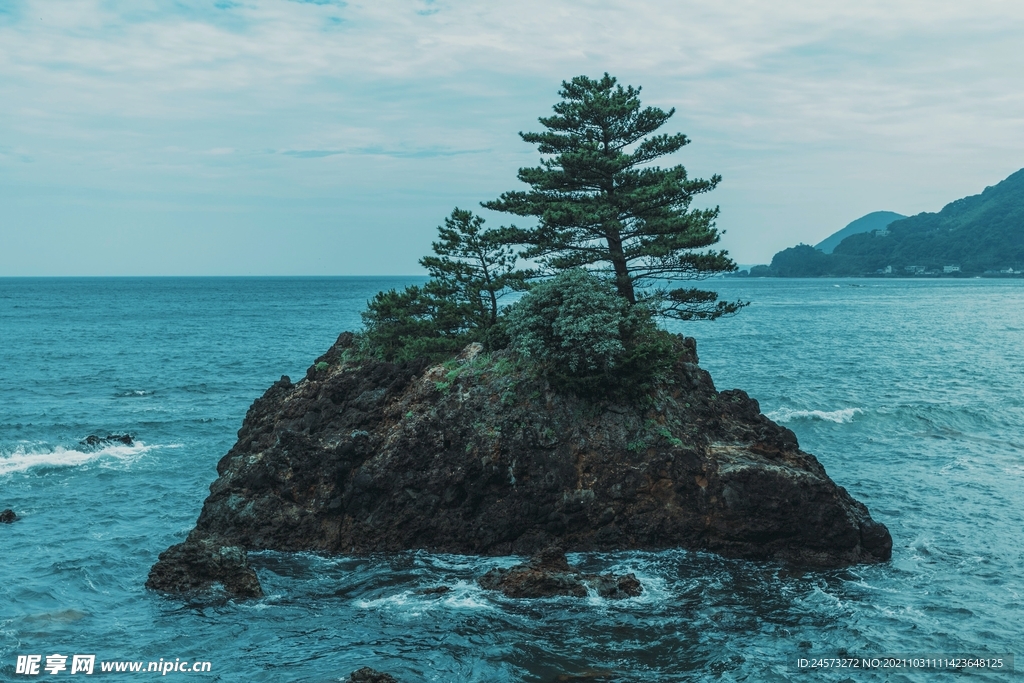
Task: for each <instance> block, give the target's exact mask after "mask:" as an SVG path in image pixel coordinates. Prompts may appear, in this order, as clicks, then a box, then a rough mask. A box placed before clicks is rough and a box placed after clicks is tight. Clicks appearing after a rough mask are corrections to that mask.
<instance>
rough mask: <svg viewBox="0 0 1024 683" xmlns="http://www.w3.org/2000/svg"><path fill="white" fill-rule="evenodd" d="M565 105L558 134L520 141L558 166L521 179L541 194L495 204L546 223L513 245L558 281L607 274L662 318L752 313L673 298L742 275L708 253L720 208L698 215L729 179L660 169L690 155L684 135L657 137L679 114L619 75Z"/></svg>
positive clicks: (697, 296) (569, 94) (510, 195)
mask: <svg viewBox="0 0 1024 683" xmlns="http://www.w3.org/2000/svg"><path fill="white" fill-rule="evenodd" d="M559 94H560V96H561V98H562V101H561V102H558V103H557V104H555V105H554V112H555V114H554V116H550V117H546V118H541V119H539V120H540V123H541V124H542V125H543V126H544V127H545V128H546V129H547V130H546V131H544V132H541V133H520V136H521V137H522V138H523V140H525V141H526V142H529V143H532V144H536V145H537V147H538V151H540V153H541V154H543V155H549V156H548V157H547V158H544V159H542V160H541V165H540V166H537V167H533V168H522V169H520V170H519V179H520V180H521V181H523V182H524V183H526V184H527V185H529V186H530V188H531V189H530V190H529V191H514V192H506V193H504V194H503V195H501V197H500V198H499V199H496V200H493V201H490V202H484V203H483V206H484V207H486V208H489V209H494V210H496V211H502V212H507V213H512V214H516V215H519V216H532V217H536V218H537V219H538V224H537V226H536V227H535V228H526V229H524V228H516V227H514V226H513V227H511V228H505V229H504V230H503V231H502V232H501V234H502V240H503V241H504V242H505V243H506V244H514V245H522V246H523V247H524V250H523V252H522V254H521V255H522V256H523V257H524V258H530V259H536V260H537V262H538V263H540V264H542V265H543V266H545V267H547V268H548V269H550V270H551V271H553V272H559V271H564V270H567V269H570V268H576V267H581V266H582V267H588V266H598V268H599V269H600V268H602V267H603V268H604V269H606V270H608V271H610V273H611V274H612V275H613V277H614V283H615V288H616V290H617V292H618V293H619V295H621V296H623V297H625V299H626V300H628V301H629V302H630V303H631V304H635V303H637V301H640V300H643V301H647V302H648V303H649V304H650V305H651V306H652V308H653V309H654V310H655V311H656V312H657V313H658V314H659V315H663V316H669V317H675V318H679V319H683V320H688V319H713V318H717V317H719V316H722V315H725V314H729V313H734V312H736V311H737V310H739V308H741V307H742V306H743V305H744V304H743V303H742V302H725V301H718V296H717V294H716V293H714V292H710V291H705V290H700V289H695V288H675V289H667V288H665V283H666V282H669V283H671V282H673V281H680V280H699V279H703V278H706V277H709V276H711V275H714V274H716V273H723V272H731V271H733V270H735V269H736V265H735V264H734V263H733V261H732V260H731V259H730V258H729V256H728V253H727V252H725V251H722V250H719V251H715V250H710V249H707V247H710V246H712V245H714V244H716V243H717V242H718V240H719V234H718V231H717V229H716V228H715V219H716V217H717V216H718V208H717V207H716V208H714V209H703V210H699V209H691V208H690V204H691V202H692V201H693V198H694V197H695V196H696V195H699V194H704V193H706V192H710V191H711V190H713V189H714V188H715V186H716V185H717V184H718V182H719V181H720V180H721V178H720V177H719V176H717V175H715V176H712V177H711V178H709V179H707V180H703V179H690V178H689V177H688V176H687V173H686V169H685V168H683V166H681V165H677V166H673V167H670V168H659V167H656V166H650V165H649V164H650V163H651V162H652V161H654V160H656V159H658V158H660V157H663V156H666V155H669V154H672V153H674V152H676V151H678V150H679V149H681V148H682V147H683V146H684V145H686V144H688V143H689V140H688V139H687V138H686V136H685V135H683V134H681V133H676V134H674V135H666V134H660V135H655V134H654V133H655V131H657V130H658V129H659V128H661V126H662V125H663V124H664V123H665V122H666V121H668V119H669V118H670V117H671V116H672V115H673V114H674V113H675V109H670V110H669V111H664V110H662V109H658V108H657V107H645V108H641V103H640V99H639V95H640V88H633V87H632V86H628V87H626V88H623V87H622V86H621V85H618V84H617V82H616V80H615V78H613V77H611V76H609V75H608V74H607V73H606V74H605V75H604V77H603V78H601V79H598V80H593V79H590V78H587V77H586V76H578V77H576V78H574V79H572V80H571V81H566V82H563V83H562V90H561V91H560V93H559Z"/></svg>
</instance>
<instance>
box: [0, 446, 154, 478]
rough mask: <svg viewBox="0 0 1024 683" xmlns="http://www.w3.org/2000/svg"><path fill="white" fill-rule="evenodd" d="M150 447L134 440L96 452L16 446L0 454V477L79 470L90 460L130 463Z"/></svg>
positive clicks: (150, 447)
mask: <svg viewBox="0 0 1024 683" xmlns="http://www.w3.org/2000/svg"><path fill="white" fill-rule="evenodd" d="M153 448H154V446H147V445H146V444H144V443H142V442H141V441H136V442H135V443H134V444H133V445H131V446H126V445H124V444H120V443H117V444H110V445H108V446H104V447H103V448H98V449H96V450H81V451H79V450H75V449H67V448H63V447H62V446H57V447H55V448H45V447H39V446H18V447H16V448H15V449H14V451H13V452H11V453H2V454H0V476H4V475H7V474H12V473H14V472H24V471H25V470H29V469H32V468H34V467H79V466H81V465H85V464H87V463H90V462H94V461H104V460H106V461H110V460H115V461H120V462H130V461H132V460H135V459H136V458H138V457H139V456H140V455H142V454H143V453H146V452H147V451H150V450H152V449H153Z"/></svg>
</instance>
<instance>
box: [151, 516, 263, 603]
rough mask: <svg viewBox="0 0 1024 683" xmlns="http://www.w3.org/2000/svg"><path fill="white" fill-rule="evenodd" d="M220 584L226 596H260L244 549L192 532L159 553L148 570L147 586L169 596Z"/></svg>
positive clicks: (256, 580)
mask: <svg viewBox="0 0 1024 683" xmlns="http://www.w3.org/2000/svg"><path fill="white" fill-rule="evenodd" d="M214 584H221V585H222V586H223V587H224V590H226V591H227V592H228V593H231V594H232V595H237V596H241V597H247V598H259V597H262V596H263V588H262V587H261V586H260V582H259V579H258V578H257V577H256V572H254V571H253V570H252V568H251V567H250V566H249V562H248V556H247V553H246V552H245V549H244V548H240V547H238V546H237V545H231V544H230V543H229V542H226V541H225V540H224V539H220V538H214V537H201V536H199V535H197V534H196V532H195V531H193V532H192V533H190V534H189V537H188V538H187V539H186V540H185V542H184V543H178V544H177V545H172V546H171V547H170V548H168V549H167V550H165V551H163V552H162V553H160V558H159V561H158V562H157V563H156V564H155V565H153V568H152V569H150V570H149V578H148V579H147V580H146V586H147V587H148V588H152V589H154V590H161V591H166V592H169V593H189V592H193V591H202V590H206V589H208V588H210V587H212V586H213V585H214Z"/></svg>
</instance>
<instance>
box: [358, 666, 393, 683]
mask: <svg viewBox="0 0 1024 683" xmlns="http://www.w3.org/2000/svg"><path fill="white" fill-rule="evenodd" d="M346 683H398V680H397V679H396V678H395V677H394V676H392V675H391V674H385V673H381V672H380V671H375V670H373V669H371V668H370V667H368V666H364V667H363V668H362V669H359V670H358V671H353V672H352V673H351V674H349V676H348V679H346Z"/></svg>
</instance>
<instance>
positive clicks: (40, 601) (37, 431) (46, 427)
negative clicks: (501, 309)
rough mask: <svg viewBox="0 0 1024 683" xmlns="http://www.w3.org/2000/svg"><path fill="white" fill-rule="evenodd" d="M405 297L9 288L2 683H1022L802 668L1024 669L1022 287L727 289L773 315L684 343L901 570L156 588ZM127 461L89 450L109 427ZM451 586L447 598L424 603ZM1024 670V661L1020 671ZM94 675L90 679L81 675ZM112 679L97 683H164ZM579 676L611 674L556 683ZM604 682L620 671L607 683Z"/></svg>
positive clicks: (644, 566) (163, 283)
mask: <svg viewBox="0 0 1024 683" xmlns="http://www.w3.org/2000/svg"><path fill="white" fill-rule="evenodd" d="M413 281H415V279H409V278H406V279H403V278H326V279H319V278H267V279H261V278H251V279H232V278H212V279H202V278H180V279H179V278H154V279H0V508H7V507H10V508H13V509H14V510H15V511H16V512H17V513H18V514H19V515H20V516H21V519H20V520H19V521H17V522H16V523H14V524H12V525H0V680H33V679H34V678H38V677H32V676H24V675H19V674H17V673H16V661H17V657H18V656H19V655H30V654H38V655H41V656H42V657H43V664H44V665H45V657H46V656H47V655H52V654H63V655H67V656H68V661H67V664H68V669H67V670H65V671H61V672H60V673H58V674H56V675H50V674H47V673H45V671H44V672H43V673H42V674H41V676H43V677H45V678H46V679H47V680H59V679H60V678H63V677H65V676H70V675H71V674H70V668H71V666H70V665H71V656H72V655H74V654H95V655H96V657H97V662H99V661H144V662H149V661H157V660H159V659H161V658H163V659H164V660H165V661H174V660H175V659H179V660H187V661H195V660H199V661H209V662H210V663H211V667H210V671H209V672H208V673H181V672H171V673H168V674H167V680H172V679H173V680H185V679H187V680H202V681H310V682H314V681H315V682H322V681H331V680H339V679H342V680H343V679H344V678H345V677H347V675H348V673H349V672H351V671H353V670H354V669H357V668H359V667H361V666H364V665H369V666H372V667H374V668H376V669H379V670H382V671H388V672H390V673H392V674H393V675H395V676H396V677H397V678H398V679H399V680H401V681H405V682H407V683H409V682H415V681H557V680H606V681H676V680H722V681H740V680H746V681H763V680H764V681H783V680H791V679H794V678H795V679H798V680H822V681H833V680H834V681H840V680H852V681H860V680H890V681H902V680H910V681H918V680H935V679H937V678H938V679H939V680H947V679H949V680H952V679H953V678H960V677H966V678H968V679H970V680H979V681H981V680H992V681H1004V680H1015V678H1014V677H1015V676H1017V677H1020V674H1019V673H1018V674H1010V673H1007V672H1005V671H1004V672H996V671H987V670H986V671H980V670H972V671H969V672H966V673H962V674H955V673H946V674H936V673H924V672H910V671H899V670H897V671H886V672H881V671H863V670H861V671H850V670H845V671H828V672H822V671H818V672H800V671H797V669H796V662H797V660H798V658H809V659H813V658H819V657H835V656H836V655H837V654H842V653H849V654H850V655H856V656H858V657H859V656H862V655H863V656H877V655H898V654H908V655H933V656H934V655H978V656H980V655H1006V654H1010V653H1014V652H1017V653H1022V652H1024V648H1022V647H1021V644H1022V641H1024V635H1022V634H1024V598H1022V595H1024V550H1022V547H1024V544H1022V541H1024V363H1022V359H1024V353H1022V348H1024V283H1022V282H1019V281H1006V280H1003V281H991V280H972V281H955V282H954V281H942V280H930V281H920V280H913V281H911V280H906V281H904V280H742V279H732V280H716V281H713V285H714V286H715V287H717V288H718V289H719V290H720V291H721V292H722V293H723V295H724V296H727V297H731V298H742V299H744V300H748V301H751V302H752V303H751V305H750V307H749V308H747V309H745V310H744V311H743V312H742V313H741V314H740V315H738V316H736V317H733V318H730V319H727V320H720V321H717V322H714V323H696V324H689V325H686V326H685V327H681V328H680V329H681V330H683V331H685V332H686V333H687V334H690V335H692V336H695V337H697V340H698V351H699V353H700V356H701V363H702V365H703V366H704V367H705V368H707V369H708V370H710V371H711V373H712V376H713V377H714V379H715V382H716V385H717V386H718V388H719V389H727V388H732V387H739V388H742V389H745V390H747V391H748V392H749V393H750V394H751V395H752V396H754V397H755V398H757V399H758V400H759V401H760V402H761V406H762V409H763V410H764V411H765V412H766V414H768V415H769V416H770V417H772V418H773V419H775V420H776V421H779V422H781V423H783V424H785V425H787V426H788V427H790V428H792V429H793V430H794V431H795V432H796V434H797V436H798V437H799V439H800V443H801V446H802V447H803V448H804V450H807V451H809V452H812V453H814V454H815V455H817V456H818V458H819V460H821V462H822V463H823V464H824V465H825V467H826V469H827V470H828V472H829V474H830V475H831V476H832V477H833V478H834V479H835V480H836V481H837V482H839V483H840V484H841V485H844V486H846V487H847V488H848V489H849V490H850V492H851V493H852V494H853V495H854V496H855V497H857V498H858V499H860V500H861V501H863V502H864V503H865V504H867V505H868V507H869V508H870V510H871V512H872V515H873V516H874V517H875V518H876V519H878V520H880V521H882V522H884V523H885V524H887V525H888V526H889V529H890V530H891V532H892V535H893V538H894V542H895V543H894V549H893V559H892V561H891V562H890V563H887V564H884V565H879V566H866V567H854V568H851V569H846V570H837V571H826V572H795V571H791V570H789V569H787V568H785V567H782V566H778V565H774V564H770V563H749V562H740V561H734V560H725V559H721V558H718V557H716V556H714V555H710V554H704V553H691V552H685V551H666V552H657V553H636V552H628V553H613V554H603V555H598V554H592V555H576V556H571V557H570V559H571V560H573V561H575V562H577V563H579V564H581V565H583V566H585V567H587V568H588V569H593V570H600V571H632V572H635V573H636V574H637V576H638V577H639V578H640V579H641V581H642V582H643V584H644V587H645V592H644V594H643V595H642V596H641V597H639V598H634V599H630V600H626V601H621V602H607V601H604V600H601V599H598V598H592V599H585V600H582V601H574V600H571V599H564V600H563V599H554V600H544V601H518V600H511V599H506V598H503V597H501V596H495V595H492V594H489V593H485V592H483V591H481V590H479V589H478V588H477V587H476V585H475V583H474V579H475V577H477V576H479V575H481V574H482V573H484V572H485V571H486V570H487V569H489V568H491V567H494V566H499V565H500V566H508V565H510V564H513V563H514V562H515V561H516V558H472V557H460V556H451V555H430V554H427V553H405V554H399V555H393V556H375V557H335V558H332V557H318V556H315V555H308V554H298V555H287V554H279V553H256V554H254V556H253V558H252V559H253V563H254V565H255V567H256V569H257V572H258V574H259V576H260V580H261V582H262V583H263V585H264V587H265V590H266V593H267V596H266V597H265V598H263V599H261V600H256V601H249V602H235V601H231V600H223V599H206V600H204V601H195V600H193V601H184V600H180V599H172V598H167V597H163V596H160V595H157V594H154V593H151V592H149V591H147V590H146V589H145V588H143V583H144V581H145V578H146V574H147V572H148V570H149V567H150V566H151V565H152V564H153V562H154V561H155V559H156V556H157V554H158V553H159V552H161V551H162V550H163V549H165V548H166V547H167V546H168V545H170V544H172V543H176V542H178V541H180V540H182V539H183V538H184V536H185V534H186V533H187V532H188V530H189V529H190V528H191V527H192V525H193V523H194V522H195V519H196V517H197V515H198V513H199V509H200V507H201V505H202V501H203V499H204V498H205V496H206V494H207V491H208V486H209V484H210V483H211V482H212V481H213V480H214V478H215V477H216V471H215V465H216V463H217V460H218V459H219V458H220V457H221V456H222V455H223V454H224V453H225V452H226V451H227V450H228V448H230V446H231V445H232V443H233V442H234V438H235V432H236V431H237V429H238V428H239V426H240V425H241V421H242V418H243V416H244V414H245V410H246V409H247V407H248V406H249V404H250V403H251V402H252V401H253V399H255V398H256V397H257V396H259V395H260V394H261V393H262V392H263V391H264V390H265V389H266V387H268V386H269V385H270V384H271V383H272V382H273V381H274V380H276V379H278V378H279V377H280V376H281V375H282V374H288V375H291V376H292V377H293V378H298V377H301V376H302V374H303V373H304V371H305V368H306V367H307V366H308V365H309V364H310V363H311V362H312V360H313V358H315V357H316V356H317V355H319V354H320V353H322V352H323V351H324V350H325V349H326V348H327V347H328V346H329V345H330V344H331V343H332V342H333V340H334V339H335V337H336V336H337V334H338V333H339V332H340V331H342V330H344V329H354V328H355V327H357V326H358V324H359V315H358V314H359V310H360V309H361V308H362V307H363V305H364V303H365V301H366V299H367V298H369V297H370V296H372V294H373V293H374V292H376V291H377V290H379V289H381V288H387V287H393V286H402V285H403V284H406V283H409V282H413ZM124 432H127V433H130V434H132V435H133V436H134V437H135V438H136V439H137V443H136V445H134V446H124V445H120V444H118V445H115V446H109V445H108V446H105V447H100V448H95V449H90V448H87V447H84V446H82V445H80V444H79V441H80V440H81V439H83V438H85V437H86V436H88V435H90V434H98V435H101V436H102V435H106V434H108V433H124ZM441 583H444V584H447V585H450V586H452V587H453V588H454V590H452V591H451V592H449V593H447V594H445V595H441V596H430V595H422V594H419V593H418V591H419V590H421V589H423V588H427V587H431V586H436V585H439V584H441ZM1020 666H1024V664H1021V665H1020ZM76 675H78V674H76ZM158 675H159V674H156V673H145V672H143V673H137V674H131V673H109V674H103V673H101V672H100V671H99V664H97V665H96V672H95V673H94V674H93V676H94V677H96V678H99V679H110V680H116V679H132V678H139V677H142V678H147V677H148V678H152V677H154V676H158ZM566 675H577V676H591V677H592V678H586V679H584V678H580V679H573V678H560V676H566ZM599 676H603V677H599Z"/></svg>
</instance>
